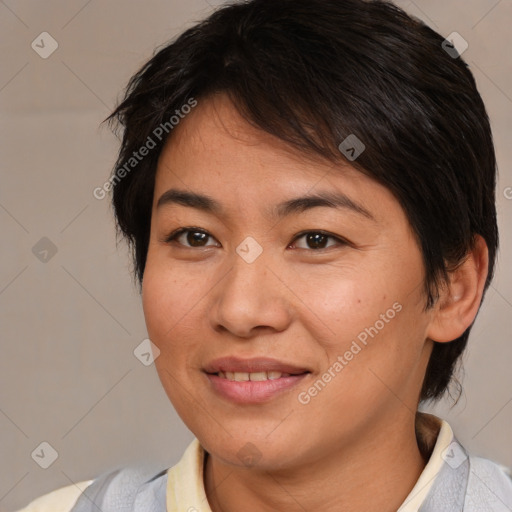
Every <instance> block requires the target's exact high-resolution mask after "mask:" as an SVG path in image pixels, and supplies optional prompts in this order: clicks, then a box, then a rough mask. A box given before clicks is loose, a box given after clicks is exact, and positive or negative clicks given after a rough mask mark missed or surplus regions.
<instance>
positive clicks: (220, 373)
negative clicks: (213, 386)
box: [217, 372, 226, 379]
mask: <svg viewBox="0 0 512 512" xmlns="http://www.w3.org/2000/svg"><path fill="white" fill-rule="evenodd" d="M217 375H218V376H219V377H220V378H221V379H225V378H226V374H225V373H224V372H219V373H218V374H217Z"/></svg>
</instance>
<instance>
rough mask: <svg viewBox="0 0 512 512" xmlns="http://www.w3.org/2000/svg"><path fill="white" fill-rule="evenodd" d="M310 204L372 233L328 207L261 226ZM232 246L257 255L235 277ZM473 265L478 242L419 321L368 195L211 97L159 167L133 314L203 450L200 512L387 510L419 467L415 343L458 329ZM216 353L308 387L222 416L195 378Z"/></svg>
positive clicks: (404, 258)
mask: <svg viewBox="0 0 512 512" xmlns="http://www.w3.org/2000/svg"><path fill="white" fill-rule="evenodd" d="M171 188H179V189H181V190H185V191H188V192H196V193H201V194H206V195H209V196H211V197H212V198H214V199H215V200H216V201H218V202H219V203H221V205H222V208H223V212H222V214H218V215H217V214H212V213H207V212H204V211H201V210H199V209H197V208H192V207H189V206H184V205H180V204H165V205H162V206H160V207H157V201H158V199H159V198H160V197H161V195H162V194H163V193H164V192H166V191H167V190H168V189H171ZM325 190H327V191H333V190H334V191H337V192H342V193H344V194H345V195H347V196H348V197H349V198H350V199H351V200H352V201H354V202H357V203H358V204H359V205H361V206H362V207H364V208H365V209H366V210H368V212H369V213H370V214H371V216H372V217H373V219H370V218H368V217H366V216H364V215H362V214H360V213H358V212H355V211H353V210H351V209H348V208H331V207H316V208H312V209H308V210H306V211H303V212H296V213H294V214H292V215H289V216H287V217H285V218H282V219H277V218H276V217H273V216H271V212H272V207H273V206H274V205H276V204H278V203H280V202H283V201H285V200H288V199H291V198H294V197H298V196H304V195H306V194H311V193H315V192H320V191H325ZM180 227H192V228H201V230H203V231H206V232H207V233H208V234H209V235H211V236H210V237H206V238H205V239H204V241H203V242H202V245H201V246H191V245H190V239H187V234H185V235H182V236H181V237H179V238H178V239H175V240H174V241H171V242H169V241H166V237H167V236H168V235H169V234H170V233H171V232H172V231H173V230H176V229H178V228H180ZM305 230H308V231H311V232H317V231H318V230H322V231H326V232H328V233H330V234H332V236H333V237H339V238H341V239H345V240H347V241H348V243H341V242H338V241H337V240H336V238H327V239H323V240H324V242H325V248H321V249H318V248H316V249H315V246H314V244H313V245H311V244H309V245H308V242H307V239H306V237H304V236H303V237H301V238H298V239H297V234H299V233H300V232H303V231H305ZM192 231H193V232H195V231H197V230H194V229H192ZM247 236H251V237H252V238H254V239H255V240H256V241H257V242H258V243H259V245H260V246H261V247H262V249H263V252H262V254H261V255H260V256H259V257H258V258H257V259H256V260H255V261H254V262H252V263H250V264H249V263H247V262H246V261H245V260H244V259H243V258H241V257H240V256H239V255H238V254H237V252H236V248H237V246H238V245H239V244H240V243H241V242H242V241H243V240H244V239H245V238H246V237H247ZM486 258H487V251H486V247H485V243H483V241H482V240H481V239H479V238H478V239H477V243H476V245H475V250H474V251H473V253H471V254H470V255H469V256H468V259H467V260H466V262H465V263H464V264H463V265H462V266H461V267H459V269H458V270H457V271H456V272H454V274H453V275H452V280H451V282H450V283H448V284H447V285H446V286H445V287H444V289H443V290H442V295H441V298H440V300H439V301H438V303H437V304H436V306H435V307H434V308H433V309H431V310H429V311H425V308H424V305H425V300H426V298H425V295H424V293H423V279H424V268H423V263H422V257H421V252H420V249H419V247H418V244H417V242H416V239H415V237H414V236H413V233H412V231H411V227H410V225H409V222H408V220H407V218H406V216H405V214H404V212H403V210H402V208H401V207H400V205H399V203H398V202H397V200H396V199H395V198H394V197H393V195H392V194H391V193H390V192H389V191H388V190H387V189H386V188H384V187H383V186H381V185H380V184H378V183H376V182H374V181H373V180H371V179H370V178H368V177H366V176H364V175H362V174H361V173H359V172H357V171H356V170H355V169H354V168H352V167H351V166H349V165H348V164H344V163H340V164H339V165H333V164H332V163H328V162H326V161H323V160H321V159H319V158H313V157H307V156H305V155H304V154H300V153H298V152H297V150H295V149H291V148H289V147H288V146H287V145H286V144H285V143H284V142H282V141H280V140H278V139H276V138H274V137H272V136H271V135H269V134H266V133H263V132H262V131H260V130H257V129H255V128H254V127H251V126H250V125H249V124H247V123H246V122H245V121H244V120H243V119H242V118H241V117H240V116H239V114H238V113H237V111H236V109H235V108H234V107H233V106H232V104H231V103H230V102H229V100H228V99H227V98H225V97H224V96H222V95H220V96H216V97H215V98H210V99H205V100H202V101H200V102H199V104H198V106H197V107H196V108H195V109H194V110H193V111H192V112H191V113H190V114H189V115H188V116H187V117H186V119H185V120H183V121H182V122H181V123H180V124H179V125H178V126H177V127H176V128H175V129H174V131H173V134H172V138H171V139H170V141H169V142H168V143H167V144H166V146H165V148H164V150H163V152H162V154H161V157H160V160H159V164H158V169H157V174H156V182H155V190H154V205H153V211H152V220H151V236H150V243H149V249H148V257H147V263H146V268H145V273H144V279H143V307H144V314H145V318H146V323H147V328H148V333H149V336H150V339H151V340H152V341H153V343H154V344H155V345H156V346H157V347H158V348H159V350H160V356H159V357H158V358H157V359H156V361H155V364H156V368H157V371H158V374H159V377H160V380H161V382H162V384H163V386H164V389H165V391H166V393H167V395H168V397H169V398H170V400H171V402H172V403H173V405H174V407H175V408H176V410H177V412H178V414H179V415H180V416H181V418H182V419H183V421H184V422H185V424H186V425H187V426H188V427H189V428H190V430H191V431H192V432H193V433H194V434H195V435H196V437H197V438H198V439H199V441H200V442H201V444H202V446H203V447H204V448H205V450H206V451H207V452H208V454H209V455H208V457H207V460H206V464H205V477H204V480H205V489H206V494H207V497H208V500H209V503H210V506H211V508H212V510H213V511H214V512H218V511H222V512H231V511H233V512H234V511H239V510H245V511H247V512H251V511H258V512H262V511H267V510H268V511H275V510H298V511H299V510H300V511H302V510H323V511H331V510H332V511H334V510H337V511H339V510H344V511H363V510H364V511H379V512H382V511H390V512H391V511H396V510H397V508H399V506H400V505H401V504H402V502H403V501H404V500H405V498H406V497H407V495H408V493H409V492H410V490H411V489H412V488H413V486H414V484H415V483H416V481H417V479H418V477H419V475H420V474H421V472H422V470H423V468H424V465H425V463H424V461H423V459H422V457H421V455H420V452H419V449H418V446H417V442H416V437H415V430H414V422H415V412H416V410H417V405H418V400H419V393H420V389H421V384H422V381H423V377H424V374H425V369H426V365H427V363H428V359H429V356H430V353H431V350H432V346H433V342H432V340H436V341H440V342H443V341H450V340H452V339H454V338H456V337H457V336H459V335H460V334H461V333H462V332H463V331H464V330H465V328H466V327H467V326H469V325H470V323H471V322H472V321H473V319H474V317H475V315H476V313H477V310H478V306H479V304H480V299H481V295H482V290H483V283H484V281H485V276H486V269H487V259H486ZM395 303H398V304H400V305H401V306H402V309H401V311H400V312H398V313H397V314H396V316H395V317H394V318H393V319H391V320H389V322H386V323H385V326H384V327H383V328H382V329H380V330H379V332H378V334H377V335H376V336H374V337H373V338H369V341H368V344H367V346H364V347H363V348H362V350H361V351H360V352H359V353H357V355H355V356H354V357H353V359H352V360H351V361H349V362H348V364H347V365H346V366H344V368H343V370H342V371H340V372H339V373H337V374H336V377H335V378H333V379H332V380H331V381H330V382H329V383H328V384H327V385H326V386H325V388H323V389H322V390H321V392H319V393H318V394H317V395H316V396H314V397H313V398H311V401H310V402H309V403H307V404H306V405H304V404H301V403H300V402H299V400H298V394H299V393H300V392H304V391H307V390H308V389H309V388H310V387H311V386H312V385H313V383H314V382H315V381H317V380H318V379H319V378H320V377H321V376H322V374H323V373H324V372H326V371H327V369H328V368H329V367H331V366H332V364H333V363H334V362H335V361H336V360H337V358H338V356H340V355H341V356H343V354H345V352H346V351H347V350H349V348H350V346H351V343H352V341H353V340H355V339H356V338H357V336H358V334H359V333H361V332H362V331H364V330H365V328H369V327H370V326H374V325H375V323H376V321H377V320H379V319H380V318H381V316H380V315H381V314H385V312H386V311H387V310H388V309H390V308H392V305H393V304H395ZM231 355H235V356H238V357H241V358H250V357H258V356H263V357H272V358H275V359H278V360H280V361H285V362H288V363H292V364H295V365H297V366H301V367H306V368H308V369H309V370H310V371H311V373H310V374H308V375H307V376H306V377H304V379H303V380H302V381H301V382H300V384H299V385H298V386H296V387H295V388H293V389H291V390H289V391H287V392H284V393H281V394H279V395H278V396H275V397H274V398H272V399H270V400H268V401H266V402H264V403H260V404H235V403H233V402H231V401H229V400H227V399H225V398H224V397H222V396H219V395H218V394H217V393H216V392H215V391H214V390H213V388H212V386H211V385H210V382H209V380H208V378H207V377H206V375H205V373H204V372H203V369H204V367H205V365H206V364H208V363H209V362H210V361H212V360H213V359H216V358H218V357H223V356H231ZM247 443H252V445H253V446H254V447H255V448H252V449H253V450H256V453H257V454H258V457H256V459H257V460H256V461H255V464H254V465H252V466H251V467H248V466H246V465H244V463H243V462H242V461H241V460H240V458H239V457H238V452H239V450H240V449H242V448H243V447H244V446H246V444H247Z"/></svg>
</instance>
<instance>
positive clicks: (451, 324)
mask: <svg viewBox="0 0 512 512" xmlns="http://www.w3.org/2000/svg"><path fill="white" fill-rule="evenodd" d="M488 265H489V251H488V249H487V244H486V243H485V240H484V239H483V238H482V237H481V236H480V235H475V242H474V247H473V249H472V250H471V251H470V252H469V253H468V255H467V258H466V259H465V260H464V262H463V263H462V264H461V265H459V266H458V267H457V268H456V269H455V270H453V271H452V272H450V274H449V283H447V284H446V286H444V287H443V288H442V291H441V293H440V297H439V299H438V301H437V303H436V305H435V306H434V311H433V316H432V320H431V323H430V325H429V328H428V330H427V336H428V337H429V338H430V339H431V340H433V341H437V342H441V343H442V342H449V341H453V340H455V339H457V338H458V337H459V336H461V335H462V334H463V333H464V331H465V330H466V329H467V328H468V327H469V326H470V325H471V324H472V323H473V321H474V319H475V317H476V314H477V313H478V308H479V307H480V303H481V301H482V295H483V292H484V286H485V280H486V279H487V272H488Z"/></svg>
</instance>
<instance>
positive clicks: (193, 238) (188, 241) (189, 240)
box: [165, 227, 220, 247]
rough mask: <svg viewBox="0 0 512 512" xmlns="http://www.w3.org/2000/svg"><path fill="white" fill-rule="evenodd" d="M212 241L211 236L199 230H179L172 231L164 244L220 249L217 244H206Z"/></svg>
mask: <svg viewBox="0 0 512 512" xmlns="http://www.w3.org/2000/svg"><path fill="white" fill-rule="evenodd" d="M209 238H211V239H214V238H213V236H212V235H210V234H209V233H207V232H206V231H203V230H202V229H199V228H192V227H191V228H180V229H178V230H176V231H173V232H172V233H171V234H170V235H169V236H167V237H166V238H165V242H166V243H170V242H178V243H179V244H180V245H183V246H185V247H210V246H212V245H213V246H215V247H220V244H219V243H218V242H216V243H214V244H207V243H206V242H207V241H208V239H209Z"/></svg>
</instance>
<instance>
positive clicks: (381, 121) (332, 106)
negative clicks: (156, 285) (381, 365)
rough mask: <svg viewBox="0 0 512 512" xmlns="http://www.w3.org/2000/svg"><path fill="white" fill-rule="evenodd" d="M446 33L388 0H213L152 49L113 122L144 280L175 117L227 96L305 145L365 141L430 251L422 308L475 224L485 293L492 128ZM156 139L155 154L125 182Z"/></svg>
mask: <svg viewBox="0 0 512 512" xmlns="http://www.w3.org/2000/svg"><path fill="white" fill-rule="evenodd" d="M443 41H444V38H443V37H442V36H441V35H439V34H438V33H436V32H435V31H433V30H432V29H430V28H429V27H428V26H427V25H425V24H424V23H423V22H421V21H420V20H417V19H415V18H412V17H410V16H409V15H407V14H406V13H405V12H404V11H403V10H401V9H400V8H398V7H396V6H395V5H393V4H392V3H390V2H387V1H381V0H343V1H340V0H251V1H242V2H237V3H234V4H231V5H226V6H224V7H222V8H220V9H218V10H217V11H215V12H213V14H211V15H210V16H209V17H208V18H207V19H205V20H204V21H202V22H200V23H198V24H196V25H195V26H193V27H192V28H190V29H188V30H186V31H185V32H184V33H183V34H181V35H180V36H179V37H177V38H176V39H175V40H174V41H172V42H171V43H169V44H167V45H166V46H164V47H162V48H161V49H159V50H158V51H156V52H155V54H154V56H153V57H152V58H151V60H149V61H148V62H147V63H146V64H145V65H144V66H143V67H142V69H140V70H139V71H138V72H137V73H136V74H135V75H134V76H133V77H132V78H131V80H130V82H129V83H128V86H127V88H126V91H125V95H124V98H123V100H122V101H121V103H120V104H119V105H118V107H117V108H116V109H115V111H114V112H113V113H112V114H111V115H110V116H109V118H108V120H109V121H110V122H111V123H112V124H113V125H114V126H115V127H116V128H122V130H123V136H122V142H121V148H120V151H119V156H118V160H117V162H116V166H115V169H116V168H117V169H118V170H117V171H115V169H114V171H113V173H114V174H113V176H112V178H116V183H115V186H113V197H112V202H113V207H114V212H115V215H116V225H117V229H118V234H120V235H121V236H124V237H125V238H126V239H127V241H128V243H129V246H130V247H131V249H132V253H133V260H134V267H135V275H136V278H137V279H138V282H139V285H141V283H142V278H143V274H144V267H145V263H146V256H147V250H148V243H149V235H150V222H151V209H152V200H153V189H154V183H155V173H156V168H157V162H158V157H159V155H160V152H161V149H162V147H163V145H164V144H165V143H166V141H167V140H168V139H169V137H172V128H173V126H171V124H170V123H169V119H170V118H171V117H172V116H173V115H174V114H178V113H179V112H185V109H184V108H183V106H184V105H187V104H191V100H194V101H197V102H199V103H200V102H201V101H204V100H206V99H207V98H208V97H211V96H212V95H215V94H225V95H227V97H229V98H230V100H231V101H232V103H233V105H234V106H235V108H236V109H237V110H238V112H239V113H240V114H241V115H242V116H243V118H244V119H246V120H247V121H248V122H249V123H250V124H251V125H253V126H256V127H257V128H259V129H261V130H263V131H265V132H267V133H269V134H272V135H274V136H275V137H278V138H279V139H281V140H283V141H285V142H286V143H288V144H289V145H290V146H292V147H294V148H295V149H296V150H297V151H299V152H303V153H307V154H309V155H313V156H317V157H319V158H324V159H328V160H330V161H332V162H337V163H340V162H343V161H347V159H346V158H345V156H344V155H343V154H342V152H341V151H340V149H339V145H340V143H341V142H342V141H344V140H345V139H346V138H347V137H348V136H349V135H355V136H356V137H357V138H358V139H360V141H362V142H363V143H364V145H365V150H364V151H363V152H362V153H361V154H360V155H359V157H358V158H357V160H354V161H350V162H349V163H350V164H351V165H352V166H354V167H355V168H356V169H358V170H359V171H360V172H362V173H364V174H365V175H367V176H369V177H370V178H372V179H373V180H375V181H377V182H379V183H380V184H382V185H383V186H385V187H386V188H387V189H388V190H390V191H391V192H392V194H393V195H394V197H395V198H396V199H397V201H398V202H399V203H400V205H401V206H402V208H403V210H404V212H405V214H406V215H407V217H408V220H409V223H410V225H411V227H412V230H413V231H414V234H415V236H416V238H417V242H418V245H419V247H420V249H421V252H422V256H423V263H424V268H425V281H424V289H425V297H426V300H425V309H428V308H431V307H432V306H433V305H434V304H435V303H436V300H437V299H438V297H439V290H440V286H441V285H442V284H443V283H446V282H448V279H449V275H450V272H451V271H452V270H453V269H454V268H456V267H457V265H460V264H461V263H462V262H463V261H464V260H465V258H466V257H467V256H468V254H469V252H470V251H471V250H472V249H473V247H474V241H475V235H477V234H478V235H480V236H482V237H483V239H484V240H485V242H486V244H487V247H488V251H489V268H488V275H487V280H486V284H485V290H487V288H488V286H489V284H490V281H491V279H492V275H493V270H494V264H495V257H496V251H497V246H498V230H497V223H496V207H495V185H496V157H495V154H494V147H493V140H492V134H491V129H490V124H489V119H488V116H487V113H486V110H485V106H484V104H483V102H482V99H481V97H480V95H479V93H478V91H477V88H476V84H475V80H474V78H473V75H472V73H471V72H470V71H469V69H468V66H467V65H466V63H465V62H464V61H463V60H462V58H460V56H459V55H458V54H456V55H453V53H452V54H451V55H450V54H449V53H447V51H445V50H444V48H443V46H442V45H443ZM182 109H183V110H182ZM180 117H182V116H180ZM158 127H160V129H159V131H158ZM162 127H165V129H164V130H162ZM164 131H165V134H164V136H162V133H163V132H164ZM156 134H158V135H159V136H156ZM149 140H151V142H152V146H153V147H152V149H151V150H150V151H148V153H147V156H145V157H144V158H141V159H140V161H139V160H137V162H136V164H135V165H132V167H133V170H131V169H130V170H129V172H125V173H123V174H122V179H119V174H117V175H116V173H119V171H120V168H121V167H122V166H124V169H125V170H126V163H127V162H128V161H131V160H130V159H132V160H133V155H134V154H135V153H136V152H137V151H138V150H139V149H140V148H141V147H142V146H144V145H145V144H147V143H148V141H149ZM148 146H149V144H148ZM131 163H132V164H134V162H133V161H131ZM112 178H111V180H112ZM485 290H484V292H485ZM470 329H471V326H470V327H469V328H468V329H467V330H466V331H465V332H464V333H463V334H462V336H460V337H459V338H457V339H456V340H453V341H452V342H449V343H436V342H434V347H433V351H432V354H431V357H430V360H429V363H428V367H427V370H426V375H425V378H424V382H423V386H422V389H421V393H420V401H427V400H429V401H433V400H436V399H439V398H440V397H441V396H442V395H443V393H444V392H445V391H446V390H447V389H448V386H449V384H450V381H451V378H452V374H453V372H454V368H455V365H456V362H457V360H458V358H459V356H460V355H461V354H462V352H463V350H464V348H465V346H466V344H467V340H468V336H469V332H470Z"/></svg>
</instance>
